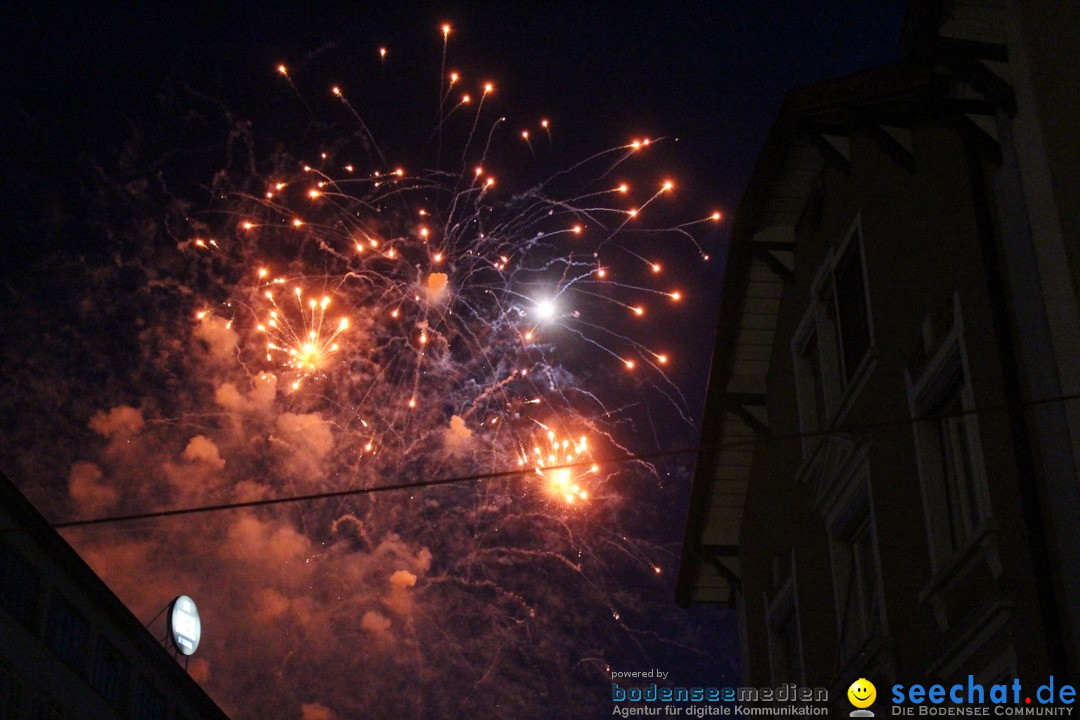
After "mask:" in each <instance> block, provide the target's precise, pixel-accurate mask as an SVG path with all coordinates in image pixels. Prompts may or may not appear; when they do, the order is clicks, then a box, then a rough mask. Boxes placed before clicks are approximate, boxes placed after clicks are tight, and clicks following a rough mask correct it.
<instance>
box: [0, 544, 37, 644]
mask: <svg viewBox="0 0 1080 720" xmlns="http://www.w3.org/2000/svg"><path fill="white" fill-rule="evenodd" d="M0 588H3V592H0V607H2V608H3V609H4V610H5V611H6V612H7V613H8V614H9V615H11V616H12V617H13V618H15V619H16V620H17V621H18V622H19V623H21V624H22V625H23V627H25V628H26V629H27V630H29V631H30V632H32V633H34V634H35V635H36V634H37V632H38V627H37V623H38V599H39V598H40V597H41V580H40V579H39V578H38V574H37V572H35V571H34V569H33V568H32V567H31V566H30V565H29V564H28V563H27V562H26V561H25V560H23V558H22V557H21V556H20V555H18V554H17V553H16V552H15V551H14V550H12V549H11V548H10V547H8V546H7V545H5V544H3V543H0Z"/></svg>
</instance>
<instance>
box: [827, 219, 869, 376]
mask: <svg viewBox="0 0 1080 720" xmlns="http://www.w3.org/2000/svg"><path fill="white" fill-rule="evenodd" d="M835 276H836V303H837V312H838V315H839V319H840V337H841V340H842V343H843V357H844V378H845V380H847V381H849V382H850V381H851V379H852V378H853V377H854V375H855V371H856V370H858V369H859V364H860V363H861V362H862V360H863V358H864V357H866V353H867V352H868V351H869V350H870V321H869V319H868V318H867V309H866V286H865V285H864V283H863V267H862V251H861V250H860V248H859V242H858V238H854V239H852V241H851V242H849V243H848V246H847V249H846V250H844V254H843V255H842V256H841V257H840V262H838V263H837V264H836V271H835Z"/></svg>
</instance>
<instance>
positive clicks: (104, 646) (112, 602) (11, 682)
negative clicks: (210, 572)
mask: <svg viewBox="0 0 1080 720" xmlns="http://www.w3.org/2000/svg"><path fill="white" fill-rule="evenodd" d="M24 719H25V720H76V719H86V720H91V719H92V720H114V719H115V720H227V717H226V715H225V714H224V713H223V712H222V711H221V710H220V709H219V708H218V707H217V705H215V704H214V702H213V701H212V700H211V699H210V698H209V697H208V696H207V695H206V693H205V692H203V690H202V689H201V688H200V687H199V686H198V684H196V683H195V681H194V680H192V679H191V677H190V676H189V675H188V674H187V672H185V670H184V668H182V667H181V666H180V664H179V663H178V662H177V660H176V659H174V658H173V656H172V655H171V654H170V653H169V652H168V651H167V650H166V649H165V648H164V647H163V646H162V644H161V642H160V641H159V640H158V639H156V638H154V637H153V636H152V635H151V633H150V632H149V631H148V630H147V629H146V628H144V627H143V625H142V623H140V622H139V620H138V619H136V618H135V616H134V615H132V614H131V612H129V611H128V609H127V608H126V607H125V606H124V605H123V603H121V602H120V600H119V599H118V598H117V597H116V596H115V595H113V594H112V592H111V591H110V590H109V589H108V587H106V585H105V583H104V582H102V581H101V579H100V578H98V576H97V575H95V574H94V572H93V571H92V570H91V569H90V568H89V566H87V565H86V563H84V562H83V561H82V559H81V558H80V557H79V556H78V554H77V553H76V552H75V551H74V550H73V549H72V548H71V546H70V545H68V544H67V543H66V542H65V541H64V540H63V538H61V537H60V535H59V534H57V533H56V531H55V530H53V529H52V527H51V526H50V525H49V523H48V522H47V521H46V520H45V519H44V518H43V517H42V516H41V515H40V514H39V513H38V512H37V511H36V510H35V509H34V508H33V506H32V505H31V504H30V503H29V502H28V501H27V500H26V498H25V497H23V496H22V494H21V493H20V492H19V491H18V489H17V488H16V487H15V486H14V485H13V484H12V483H11V482H10V481H9V480H8V479H7V478H6V477H4V476H3V475H0V720H24Z"/></svg>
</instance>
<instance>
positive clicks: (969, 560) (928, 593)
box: [919, 518, 1002, 631]
mask: <svg viewBox="0 0 1080 720" xmlns="http://www.w3.org/2000/svg"><path fill="white" fill-rule="evenodd" d="M999 533H1000V527H999V526H998V523H997V521H996V520H994V519H993V518H989V519H987V520H983V521H982V522H981V523H979V525H978V526H977V527H976V528H975V529H974V530H973V531H972V532H971V535H969V536H968V538H967V540H965V541H964V544H963V545H962V546H960V548H958V549H957V550H956V551H955V552H954V553H953V555H952V557H951V558H949V559H947V560H945V561H944V562H943V563H942V564H941V566H940V567H939V568H938V569H937V571H936V572H935V573H934V574H933V576H932V577H931V578H930V580H929V582H927V583H926V585H924V586H923V588H922V590H920V591H919V602H920V603H927V604H929V605H930V606H931V607H932V608H933V610H934V617H935V618H936V619H937V622H938V626H939V627H940V628H941V630H942V631H945V630H948V628H949V618H948V615H947V613H946V610H945V597H944V596H945V593H947V592H948V591H949V590H950V589H951V588H953V587H954V586H955V585H956V584H957V583H958V582H959V581H960V579H961V578H963V577H964V576H965V575H967V573H968V571H969V570H971V569H972V568H973V567H974V566H975V565H976V564H978V562H979V561H980V560H985V562H986V565H987V567H989V568H990V572H991V574H993V576H994V577H995V578H997V577H1000V576H1001V571H1002V570H1001V559H1000V558H999V557H998V549H997V542H998V534H999Z"/></svg>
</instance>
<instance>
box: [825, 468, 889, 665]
mask: <svg viewBox="0 0 1080 720" xmlns="http://www.w3.org/2000/svg"><path fill="white" fill-rule="evenodd" d="M852 463H853V464H852V465H851V466H850V468H851V469H850V470H848V471H847V472H845V473H844V475H846V479H845V480H843V481H842V482H840V483H839V484H838V485H837V487H836V490H835V494H834V496H833V502H832V504H831V507H830V508H829V509H828V510H827V512H826V518H825V519H826V526H827V528H828V533H829V555H830V560H831V563H832V576H833V593H834V597H835V600H836V626H837V627H836V629H837V637H838V639H839V640H838V642H839V651H840V659H841V662H845V663H846V662H847V661H849V660H851V659H852V658H853V657H854V656H855V655H856V654H857V653H858V652H859V651H860V650H861V649H862V648H863V647H865V646H866V644H867V642H868V641H869V640H870V639H872V638H875V637H884V635H885V634H886V626H885V596H884V592H883V591H882V581H881V563H880V560H879V555H878V540H877V526H876V524H875V522H874V514H873V510H872V504H871V501H870V486H869V464H868V462H867V459H866V452H865V448H864V449H862V450H861V451H859V452H857V453H855V454H854V455H853V460H852Z"/></svg>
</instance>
